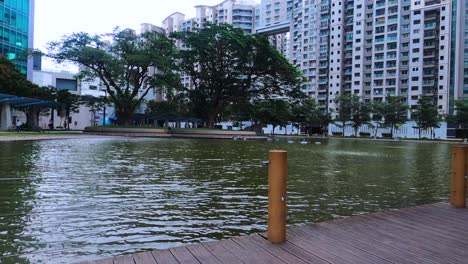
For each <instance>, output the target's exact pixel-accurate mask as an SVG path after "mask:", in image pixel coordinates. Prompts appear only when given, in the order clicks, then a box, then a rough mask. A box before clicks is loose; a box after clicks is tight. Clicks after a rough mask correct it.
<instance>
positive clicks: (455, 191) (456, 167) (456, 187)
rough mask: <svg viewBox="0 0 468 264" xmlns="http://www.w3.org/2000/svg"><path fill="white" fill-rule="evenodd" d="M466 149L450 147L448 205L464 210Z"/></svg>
mask: <svg viewBox="0 0 468 264" xmlns="http://www.w3.org/2000/svg"><path fill="white" fill-rule="evenodd" d="M467 152H468V147H466V146H454V147H452V179H451V184H450V186H451V188H450V189H451V190H450V191H451V198H450V204H451V205H452V206H454V207H457V208H466V162H467Z"/></svg>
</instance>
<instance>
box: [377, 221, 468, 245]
mask: <svg viewBox="0 0 468 264" xmlns="http://www.w3.org/2000/svg"><path fill="white" fill-rule="evenodd" d="M376 218H377V219H379V220H380V222H381V223H388V225H389V226H393V227H395V228H397V229H401V230H405V231H406V232H407V233H408V234H409V233H418V235H419V236H420V237H427V238H429V239H433V238H438V239H440V240H441V241H444V242H445V243H448V244H452V245H453V246H454V247H464V246H468V241H467V239H466V237H467V236H468V234H466V233H465V232H463V231H462V230H459V232H457V231H458V230H457V229H452V228H450V227H447V224H445V223H446V221H444V220H443V219H440V220H439V222H427V221H425V220H418V219H420V218H412V217H409V216H405V217H398V218H391V217H386V218H383V216H376Z"/></svg>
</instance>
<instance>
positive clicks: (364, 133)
mask: <svg viewBox="0 0 468 264" xmlns="http://www.w3.org/2000/svg"><path fill="white" fill-rule="evenodd" d="M359 136H361V137H370V136H371V133H368V132H359Z"/></svg>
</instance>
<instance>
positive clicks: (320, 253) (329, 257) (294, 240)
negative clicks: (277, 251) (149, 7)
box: [287, 233, 352, 264]
mask: <svg viewBox="0 0 468 264" xmlns="http://www.w3.org/2000/svg"><path fill="white" fill-rule="evenodd" d="M288 234H289V233H288ZM287 243H291V244H293V245H295V246H297V247H299V248H302V249H303V250H305V251H307V252H309V253H310V254H313V255H316V256H317V257H319V258H321V259H323V260H325V261H327V262H329V263H335V264H340V263H352V262H350V261H348V260H346V259H344V258H340V257H339V256H336V255H334V254H331V253H330V252H328V251H326V250H323V249H321V248H319V247H316V246H314V245H312V244H309V243H307V242H306V241H304V240H302V239H300V238H298V237H296V236H294V235H291V234H289V236H288V242H287Z"/></svg>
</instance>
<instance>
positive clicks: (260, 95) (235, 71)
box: [175, 24, 301, 127]
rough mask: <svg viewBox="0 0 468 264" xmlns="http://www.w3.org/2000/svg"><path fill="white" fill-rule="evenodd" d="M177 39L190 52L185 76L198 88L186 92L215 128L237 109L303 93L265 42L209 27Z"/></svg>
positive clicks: (183, 61) (297, 77)
mask: <svg viewBox="0 0 468 264" xmlns="http://www.w3.org/2000/svg"><path fill="white" fill-rule="evenodd" d="M175 38H176V39H177V40H179V41H180V42H181V43H182V44H183V46H184V49H182V50H181V51H180V60H179V63H180V70H181V72H183V73H185V74H187V75H188V76H189V77H190V78H191V83H192V86H193V89H191V87H186V88H185V89H184V90H185V92H186V93H187V94H188V96H189V98H190V100H191V101H192V102H193V103H196V104H197V106H196V108H198V109H200V110H201V111H200V112H201V113H202V114H204V115H205V116H204V117H205V118H207V119H208V124H209V126H210V127H212V126H213V123H214V122H215V120H216V118H217V116H218V114H219V113H221V112H223V111H224V110H225V109H226V108H227V107H228V106H229V105H230V104H231V103H235V102H237V101H245V100H247V101H251V100H254V99H268V98H272V97H280V96H286V95H289V94H291V92H292V91H297V90H298V89H299V84H300V82H301V74H300V73H299V72H298V71H297V70H296V68H295V67H294V66H293V65H291V64H290V63H289V62H288V60H287V59H286V58H285V57H284V56H282V55H281V54H280V53H279V52H278V51H277V50H276V49H275V48H274V47H273V46H272V45H271V44H270V43H269V41H268V39H267V38H266V37H264V36H260V35H247V34H245V33H244V31H243V30H242V29H238V28H234V27H232V26H230V25H213V24H208V25H206V26H205V27H203V28H201V29H197V30H195V31H193V32H190V31H187V32H180V33H177V34H176V35H175Z"/></svg>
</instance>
